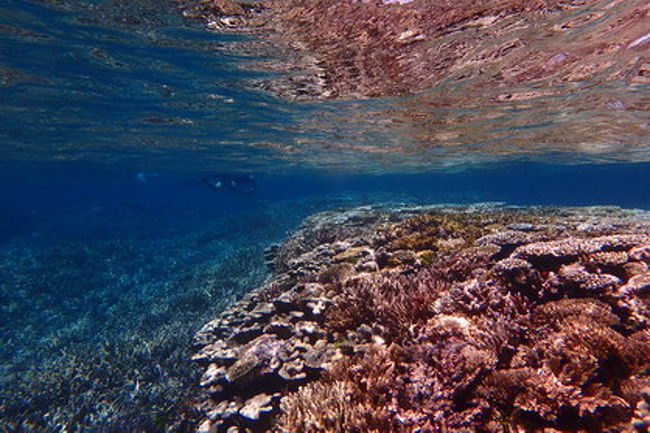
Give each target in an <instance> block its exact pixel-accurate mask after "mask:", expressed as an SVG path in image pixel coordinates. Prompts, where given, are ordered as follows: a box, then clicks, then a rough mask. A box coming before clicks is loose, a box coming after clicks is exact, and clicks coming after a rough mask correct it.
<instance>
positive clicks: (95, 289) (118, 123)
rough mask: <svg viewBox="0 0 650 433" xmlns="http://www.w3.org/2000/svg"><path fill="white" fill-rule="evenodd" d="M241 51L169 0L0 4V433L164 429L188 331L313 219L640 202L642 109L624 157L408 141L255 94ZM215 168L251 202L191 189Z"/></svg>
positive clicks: (365, 105) (251, 282)
mask: <svg viewBox="0 0 650 433" xmlns="http://www.w3.org/2000/svg"><path fill="white" fill-rule="evenodd" d="M246 43H247V37H245V36H241V35H235V34H232V33H214V32H208V31H206V30H205V29H204V28H203V27H202V25H201V24H200V23H197V22H193V21H189V20H186V19H184V18H183V17H182V15H181V14H180V13H179V11H178V10H176V9H175V8H174V6H173V4H171V3H169V2H167V1H164V0H146V1H145V0H143V1H130V2H129V1H126V0H125V1H116V0H114V1H97V0H95V1H74V0H73V1H57V2H53V1H44V0H42V1H36V0H20V1H18V0H4V1H3V2H2V3H1V4H0V118H1V122H0V431H57V430H58V431H64V429H67V430H65V431H102V429H103V430H104V431H136V430H137V429H140V430H138V431H164V429H165V428H167V427H168V426H169V425H171V424H172V423H173V419H174V418H175V417H176V418H177V417H178V416H179V414H187V413H188V411H190V409H189V407H190V406H191V396H192V393H193V392H194V386H195V383H196V379H197V377H196V375H197V372H196V371H195V370H194V369H193V368H192V366H191V365H190V363H189V362H188V361H187V359H188V357H189V355H190V353H191V338H192V335H193V333H194V332H195V331H196V330H197V329H198V328H199V327H200V326H201V325H202V324H203V323H205V322H206V321H208V320H210V319H211V318H212V317H214V316H215V315H216V314H217V313H218V312H219V311H220V310H221V309H223V308H224V306H225V305H227V303H228V302H231V301H232V300H233V299H236V298H237V297H239V296H241V294H242V293H244V292H245V291H246V290H248V289H250V288H252V287H255V286H256V285H258V284H260V283H261V282H262V281H263V280H264V278H265V277H266V276H267V270H266V268H265V265H264V248H266V247H267V246H268V245H270V244H271V243H273V242H279V241H281V240H282V239H283V238H284V237H285V236H286V234H287V233H288V232H289V231H291V230H293V229H295V228H296V227H297V226H298V225H299V224H300V222H301V220H302V219H303V218H305V217H306V216H308V215H310V214H312V213H314V212H317V211H320V210H325V209H330V208H332V207H348V206H356V205H365V204H374V203H379V202H394V203H413V204H420V203H473V202H485V201H497V202H506V203H509V204H518V205H617V206H623V207H633V208H643V209H648V208H650V193H649V192H648V188H647V185H650V163H647V162H644V161H646V160H648V153H647V152H648V151H647V148H648V145H650V139H648V136H647V134H646V133H647V128H648V124H647V113H646V112H643V111H641V112H635V113H632V114H629V116H631V119H632V121H634V122H637V123H638V124H639V125H641V126H640V127H641V132H640V133H639V134H637V135H636V136H635V137H634V140H632V139H630V140H631V141H634V144H635V146H626V145H625V144H626V143H625V140H626V137H627V135H626V133H621V135H620V136H621V137H622V138H621V140H622V141H623V143H622V144H621V143H618V144H619V146H618V147H617V148H616V149H617V150H616V152H611V151H608V152H597V151H593V149H592V150H591V151H590V152H585V151H584V149H575V151H573V152H570V151H567V149H566V148H562V149H560V150H558V149H559V148H558V149H556V148H554V147H552V146H551V147H549V148H543V149H541V151H539V152H533V153H530V152H527V151H526V152H521V151H520V149H515V148H508V147H507V146H506V147H505V149H502V150H501V151H500V152H498V153H494V152H492V151H490V150H488V149H493V147H490V146H491V144H490V143H491V142H492V141H493V140H490V139H486V140H485V142H481V141H477V142H475V143H471V144H470V145H467V146H465V147H461V148H453V149H448V148H442V147H440V148H435V147H434V148H428V149H419V148H418V146H417V143H415V144H414V142H413V141H412V140H411V138H412V136H411V135H409V133H408V131H407V133H405V135H400V134H402V132H400V129H399V128H384V127H382V126H381V125H383V123H382V122H383V121H384V120H386V118H385V117H384V116H385V111H382V110H380V108H382V109H386V108H387V107H392V106H393V104H396V103H397V102H399V101H396V100H395V99H390V100H389V99H385V100H364V101H338V102H336V101H335V102H322V101H321V102H318V101H316V102H289V101H287V100H284V99H282V98H280V97H278V96H274V95H273V94H272V93H270V92H267V91H265V90H263V89H264V88H265V85H264V83H266V82H268V80H272V79H273V78H274V76H275V75H277V73H275V72H271V71H265V70H263V69H261V68H258V67H253V66H252V65H254V64H255V62H254V61H255V60H259V59H258V58H256V57H255V56H254V55H253V54H250V53H248V52H247V50H245V49H242V48H241V47H245V46H246ZM637 91H639V90H638V89H637ZM455 110H456V112H455V115H458V117H459V118H462V112H463V108H462V107H457V108H456V109H455ZM452 111H453V110H452ZM447 114H448V113H447ZM509 115H510V116H516V115H517V114H516V112H515V111H514V110H511V111H510V114H509ZM627 115H628V114H626V116H627ZM644 119H645V120H644ZM644 121H645V122H646V123H645V124H643V122H644ZM536 127H542V126H539V125H537V126H536ZM543 127H549V126H548V125H547V126H543ZM551 127H552V126H551ZM643 128H645V129H643ZM494 130H495V136H501V135H503V134H504V130H503V127H502V126H499V125H496V126H494ZM522 130H523V131H525V130H526V128H525V127H522V128H519V129H517V128H513V129H508V130H507V131H506V132H507V134H506V136H509V137H517V136H518V134H519V133H520V131H522ZM342 142H345V143H346V145H345V146H338V145H337V143H342ZM639 142H640V143H641V144H644V143H645V146H639V145H638V144H639ZM391 149H400V150H399V151H395V152H391ZM610 150H611V149H610ZM226 172H239V173H247V174H252V175H253V178H254V180H255V182H256V184H257V187H258V190H257V192H256V193H255V194H254V195H252V196H248V195H242V194H236V193H233V192H231V191H215V190H212V189H210V188H209V187H207V186H206V185H192V184H194V183H196V182H197V181H198V180H200V179H201V178H202V177H203V176H205V175H207V174H210V173H226Z"/></svg>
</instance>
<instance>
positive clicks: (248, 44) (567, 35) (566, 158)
mask: <svg viewBox="0 0 650 433" xmlns="http://www.w3.org/2000/svg"><path fill="white" fill-rule="evenodd" d="M414 4H415V3H414ZM393 6H395V5H392V4H391V7H393ZM395 7H397V6H395ZM413 7H415V6H413ZM1 8H2V12H3V13H2V15H0V38H1V39H0V41H1V42H2V46H3V48H4V49H3V50H2V52H1V54H0V94H1V95H2V99H3V104H2V106H1V107H0V112H1V113H2V115H3V118H5V119H6V121H5V122H3V125H2V126H1V127H0V138H2V140H3V146H2V155H3V157H4V158H9V159H20V160H30V159H37V160H77V161H92V162H108V163H118V164H121V165H124V166H130V167H133V168H137V167H139V168H140V169H142V170H145V169H149V170H156V169H160V168H162V167H165V168H167V169H173V168H174V167H175V166H176V165H177V164H181V165H183V166H184V167H192V168H193V169H196V170H216V171H246V170H265V171H278V172H279V171H282V170H285V169H291V168H294V167H307V168H309V167H312V168H327V169H336V170H343V171H345V170H354V171H365V172H383V171H399V170H403V171H420V170H428V169H437V168H444V167H449V166H466V165H472V164H476V163H483V162H487V161H510V160H535V161H542V162H558V163H577V162H578V163H582V162H596V163H601V162H615V161H620V162H623V161H646V160H647V159H648V154H649V152H648V146H649V145H650V142H649V139H648V137H649V135H650V134H649V132H650V131H649V129H650V126H649V125H650V123H649V117H648V103H649V101H648V98H647V94H648V83H647V70H648V63H647V62H648V61H647V58H648V57H647V53H648V49H649V47H650V44H649V43H647V41H645V40H644V39H643V37H642V36H643V35H641V37H638V36H639V35H640V34H641V33H642V30H643V27H642V23H643V17H647V14H648V8H647V5H645V6H644V5H643V4H639V2H627V3H625V2H623V3H621V2H617V1H611V0H609V1H605V0H603V1H600V2H596V1H593V2H589V4H586V5H582V6H575V5H574V6H572V7H567V8H565V9H562V8H560V9H558V10H552V11H550V12H544V13H542V12H539V11H532V12H525V11H524V12H522V15H521V16H510V15H507V14H506V15H504V16H502V17H500V18H499V19H493V20H487V18H486V17H483V18H482V21H481V20H479V21H471V20H470V21H468V22H466V23H464V24H463V23H462V22H460V23H458V22H457V23H454V22H451V24H449V23H448V25H449V26H448V27H444V28H443V30H440V31H439V32H438V33H439V34H437V35H436V36H435V38H434V37H433V36H431V37H429V36H427V38H424V39H421V38H420V39H418V40H417V41H416V42H417V43H416V42H414V43H412V44H411V43H409V44H406V45H404V46H402V45H399V46H392V45H388V46H386V43H387V42H386V41H384V42H383V45H381V44H379V46H377V49H378V50H380V52H381V50H382V49H385V50H388V49H393V48H394V49H395V50H397V51H395V52H393V51H390V50H389V51H390V52H391V53H392V54H391V55H392V56H393V57H394V56H398V57H399V55H402V56H404V58H405V60H404V62H405V63H404V62H403V63H404V64H403V65H402V63H399V65H402V66H400V67H403V68H405V69H404V70H402V71H401V72H400V74H401V75H400V74H398V77H397V78H395V77H393V78H391V76H384V75H383V74H381V73H379V71H381V70H382V69H381V68H382V67H383V66H382V64H381V63H372V62H370V63H364V62H363V61H362V60H363V58H364V56H365V55H366V54H367V51H368V50H370V49H371V48H373V47H375V45H373V44H372V43H373V40H372V38H371V39H369V42H367V44H368V45H367V46H363V45H362V46H360V47H357V48H358V49H359V50H360V51H359V53H360V54H359V56H360V57H355V59H354V60H353V63H352V64H351V65H349V68H348V70H347V72H345V73H344V72H343V71H342V70H339V69H336V68H338V67H339V66H341V65H340V61H341V59H339V58H338V57H336V53H337V52H332V53H330V55H331V56H334V57H327V56H325V57H323V53H320V52H319V51H318V48H319V47H318V46H317V45H315V46H314V47H312V49H313V50H315V51H314V52H313V55H314V56H315V57H312V58H311V59H312V60H314V59H317V60H318V59H319V58H320V60H319V61H320V63H319V65H320V66H319V67H320V69H318V70H311V69H309V68H306V67H305V65H304V61H303V60H304V56H305V55H306V56H307V57H309V55H308V54H304V53H302V52H301V51H300V50H295V49H284V48H282V47H283V45H282V44H281V43H280V42H278V43H277V44H276V45H273V41H275V39H273V37H271V36H269V35H267V34H266V33H265V34H257V33H255V32H253V31H232V30H230V31H226V30H224V29H218V31H211V32H207V31H205V30H204V29H203V28H202V26H201V24H200V22H199V21H192V20H190V19H188V18H183V17H182V16H181V14H180V11H179V10H177V9H176V8H175V7H174V5H172V4H170V3H169V2H167V1H164V0H147V1H144V0H143V1H138V2H125V1H120V0H110V1H102V2H89V3H88V2H77V1H68V2H61V3H59V2H56V3H51V2H37V1H25V2H17V1H9V2H4V3H3V5H2V6H1ZM391 10H392V9H391ZM605 12H606V13H605ZM386 13H387V14H388V12H386ZM635 14H636V15H635ZM387 16H389V15H387ZM481 16H482V15H481ZM590 17H591V18H590ZM474 18H476V17H474ZM587 18H588V19H587ZM407 22H410V21H407ZM472 23H473V24H472ZM567 23H568V24H567ZM398 24H399V23H398ZM316 30H318V29H316ZM423 31H424V30H423ZM301 32H302V33H301ZM301 32H298V33H296V34H295V36H296V37H302V38H303V39H305V40H307V41H308V40H309V34H308V33H305V32H307V30H305V29H302V30H301ZM640 32H641V33H640ZM425 33H426V32H425ZM423 34H424V33H423ZM292 35H293V33H291V32H289V33H287V36H292ZM267 36H268V38H267ZM355 37H356V36H355ZM264 38H266V39H264ZM269 38H270V39H269ZM495 38H496V39H495ZM276 39H277V38H276ZM350 41H351V42H350V43H352V42H355V43H356V42H358V41H357V40H356V39H351V40H350ZM381 41H383V39H382V40H380V42H381ZM495 41H496V42H499V43H498V44H496V45H495V43H496V42H495ZM334 42H336V41H334ZM334 42H333V43H334ZM509 42H510V45H508V43H509ZM635 42H636V45H635ZM459 44H460V45H459ZM451 46H454V47H457V48H458V50H459V51H458V50H457V51H454V52H456V53H457V56H456V57H445V56H446V54H445V53H447V54H449V53H448V51H449V50H446V51H445V50H443V48H444V47H447V48H449V47H451ZM506 46H507V47H509V48H508V49H505V48H504V47H506ZM461 48H462V49H461ZM364 50H365V51H364ZM19 53H27V54H28V55H19ZM319 53H320V54H319ZM364 53H365V54H364ZM400 53H401V54H400ZM432 53H433V54H432ZM436 53H438V54H436ZM319 55H320V56H321V57H319ZM432 55H438V56H439V60H440V62H442V63H441V64H440V65H439V66H440V68H439V69H435V68H434V69H435V70H428V69H427V70H423V69H421V68H419V67H420V66H422V65H421V62H425V63H426V62H428V61H429V60H430V57H431V56H432ZM409 56H412V58H411V57H409ZM420 58H421V59H420ZM417 59H420V60H417ZM427 59H429V60H427ZM388 60H390V57H389V58H388ZM388 60H386V61H388ZM418 62H420V63H418ZM328 68H329V69H328ZM350 68H351V69H350ZM373 68H374V71H375V72H373V73H371V72H372V70H373ZM418 68H419V69H418ZM337 71H338V72H337ZM354 71H356V72H354ZM427 71H428V72H427ZM353 72H354V73H353ZM425 72H426V73H425ZM310 74H311V75H310ZM314 74H316V75H318V74H321V75H322V76H323V77H324V78H323V80H324V81H323V82H322V83H321V84H322V86H320V87H319V86H316V87H314V86H312V85H311V84H309V83H310V82H311V81H313V79H312V78H313V76H315V75H314ZM323 74H324V75H323ZM337 74H338V75H337ZM310 77H311V78H310ZM328 77H329V78H328ZM337 77H338V78H337ZM368 77H374V78H373V79H372V80H370V81H368V80H369V78H368ZM335 78H336V79H335ZM388 79H395V80H398V81H399V80H402V81H403V80H406V79H409V80H412V79H414V80H416V82H417V85H415V84H413V85H412V86H411V84H409V86H410V90H408V91H400V92H392V91H391V89H393V90H394V87H387V88H384V87H382V86H383V85H384V84H386V82H385V81H382V80H388ZM310 80H311V81H310ZM345 80H347V81H345ZM407 81H408V80H407ZM400 82H401V81H400ZM405 83H406V82H405ZM407 84H408V83H407ZM337 86H338V87H340V86H348V87H346V88H347V89H348V90H345V91H344V90H341V89H343V87H340V88H339V90H337V91H335V92H334V91H333V89H334V88H338V87H337ZM350 86H351V87H350ZM407 87H408V86H407ZM364 89H365V90H364ZM382 89H383V90H382ZM324 96H325V98H324V99H323V97H324ZM368 96H373V97H372V98H368Z"/></svg>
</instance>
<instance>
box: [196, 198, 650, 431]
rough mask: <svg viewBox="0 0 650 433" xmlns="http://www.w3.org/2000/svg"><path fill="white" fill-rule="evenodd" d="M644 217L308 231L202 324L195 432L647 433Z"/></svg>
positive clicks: (476, 208)
mask: <svg viewBox="0 0 650 433" xmlns="http://www.w3.org/2000/svg"><path fill="white" fill-rule="evenodd" d="M649 245H650V215H648V214H646V213H643V212H638V211H624V210H621V209H616V208H543V207H530V208H518V207H504V206H495V205H490V204H484V205H480V204H479V205H472V206H465V207H463V206H446V207H445V206H429V207H407V206H403V207H399V206H393V207H381V206H377V207H365V208H356V209H352V210H349V211H344V210H340V211H331V212H326V213H321V214H316V215H314V216H313V217H310V219H309V221H308V223H306V224H305V225H303V227H302V228H301V229H300V230H298V231H297V232H296V233H295V234H294V235H292V236H291V237H290V238H289V239H288V240H287V242H286V243H285V244H283V245H279V246H276V247H274V248H273V249H272V250H270V251H269V254H268V259H269V263H270V264H271V265H272V266H274V269H275V273H274V276H273V277H272V278H271V279H269V280H268V281H267V283H265V284H264V285H263V286H261V287H260V288H258V289H256V290H255V291H253V292H251V293H249V294H248V295H247V296H246V297H245V298H244V299H243V300H241V301H240V302H238V303H235V304H233V305H232V306H231V307H230V308H229V309H227V310H226V311H225V312H224V313H223V314H222V315H221V316H219V317H218V318H217V319H215V320H214V321H212V322H210V323H209V324H207V325H206V326H205V327H204V328H203V329H202V330H201V331H200V332H199V333H198V334H197V337H196V343H197V346H198V348H199V352H198V353H197V354H196V355H195V357H194V359H195V360H196V361H198V362H200V363H201V364H202V365H203V366H204V368H205V373H204V375H203V378H202V381H201V385H202V387H203V388H204V389H205V391H206V392H205V394H204V397H203V401H202V403H201V405H200V406H199V409H200V410H201V411H202V413H204V414H205V420H204V422H203V423H202V424H201V427H200V428H199V431H202V432H222V431H223V432H225V431H228V432H230V433H232V432H261V431H269V432H287V433H289V432H291V433H302V432H305V433H316V432H318V433H321V432H322V433H325V432H413V431H418V432H443V431H476V432H503V431H521V432H524V431H526V432H533V431H578V430H579V431H610V432H633V431H647V388H648V386H649V385H650V374H649V373H650V370H649V367H650V337H649V335H650V334H649V332H650V331H649V329H650V328H649V327H648V318H649V317H650V314H649V311H648V309H649V308H650V306H649V304H648V296H649V289H648V275H649V264H650V253H649V251H650V246H649Z"/></svg>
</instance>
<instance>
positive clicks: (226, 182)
mask: <svg viewBox="0 0 650 433" xmlns="http://www.w3.org/2000/svg"><path fill="white" fill-rule="evenodd" d="M200 184H205V185H207V186H209V187H210V188H212V189H214V190H220V189H227V190H229V191H232V192H235V193H237V194H246V195H252V194H253V193H254V192H255V191H256V190H257V185H256V184H255V181H254V180H253V176H251V175H250V174H213V175H208V176H205V177H203V179H201V180H200V181H198V182H196V183H193V184H190V186H193V185H200Z"/></svg>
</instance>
